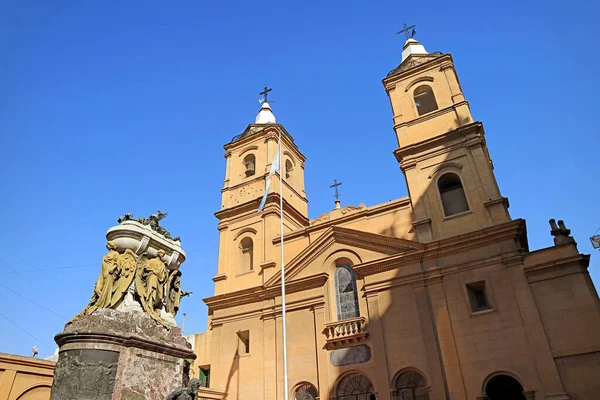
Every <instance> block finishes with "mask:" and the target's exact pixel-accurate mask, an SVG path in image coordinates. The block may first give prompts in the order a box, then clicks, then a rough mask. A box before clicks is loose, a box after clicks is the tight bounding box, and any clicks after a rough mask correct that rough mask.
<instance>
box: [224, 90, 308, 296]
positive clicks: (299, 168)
mask: <svg viewBox="0 0 600 400" xmlns="http://www.w3.org/2000/svg"><path fill="white" fill-rule="evenodd" d="M265 91H266V88H265ZM261 94H266V93H261ZM265 97H266V96H265ZM265 100H266V98H265ZM279 136H281V149H282V150H281V155H282V159H281V160H280V163H281V166H282V172H283V177H282V176H280V173H279V170H277V171H276V172H275V174H274V175H272V176H271V184H270V187H269V189H268V190H269V191H268V194H267V198H266V203H265V206H264V208H263V210H262V211H261V212H258V206H259V203H260V201H261V199H262V197H263V194H264V193H265V186H266V179H267V177H268V175H269V172H270V170H271V167H272V164H271V163H272V162H273V159H274V156H275V154H276V153H277V145H278V143H277V141H278V137H279ZM223 147H224V149H225V159H226V167H225V182H224V184H223V189H222V190H221V194H222V199H221V209H220V210H219V211H218V212H217V213H215V216H216V217H217V218H218V219H219V225H218V229H219V232H220V237H219V261H218V272H217V275H216V276H215V277H214V278H213V280H214V281H215V295H218V294H223V293H228V292H232V291H236V290H242V289H246V288H250V287H255V286H258V285H261V284H262V283H263V282H264V281H265V280H267V279H269V278H270V277H271V276H272V274H274V273H275V269H276V268H274V267H275V266H276V265H280V264H279V262H280V260H279V258H280V253H279V252H278V251H276V249H277V247H276V246H277V245H278V244H277V243H275V244H274V242H273V240H274V239H275V238H277V237H279V231H280V230H279V228H280V226H279V222H280V216H279V187H280V185H281V184H283V187H282V193H283V224H284V232H285V231H290V230H296V229H299V228H302V227H305V226H308V200H307V199H306V191H305V188H304V161H305V160H306V158H305V157H304V155H303V154H302V153H301V152H300V150H299V149H298V147H297V146H296V144H295V143H294V139H293V138H292V136H291V135H290V134H289V133H288V132H287V131H286V129H285V128H284V127H283V126H282V125H281V124H278V123H277V120H276V118H275V115H274V114H273V111H272V109H271V106H270V105H269V103H268V102H267V101H264V102H263V103H262V105H261V108H260V111H259V112H258V115H257V116H256V120H255V123H254V124H250V125H248V127H247V128H246V129H245V130H244V132H242V133H241V134H240V135H237V136H235V137H234V138H233V139H232V140H231V141H230V142H229V143H227V144H225V145H224V146H223Z"/></svg>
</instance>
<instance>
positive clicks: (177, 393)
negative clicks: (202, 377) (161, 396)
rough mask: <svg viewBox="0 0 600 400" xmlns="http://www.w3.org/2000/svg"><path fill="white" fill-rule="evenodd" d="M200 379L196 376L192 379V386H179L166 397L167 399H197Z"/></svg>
mask: <svg viewBox="0 0 600 400" xmlns="http://www.w3.org/2000/svg"><path fill="white" fill-rule="evenodd" d="M198 388H200V381H199V380H198V379H196V378H192V379H190V386H188V387H183V388H177V389H175V390H173V391H172V392H171V393H169V394H168V395H167V397H165V400H197V399H198Z"/></svg>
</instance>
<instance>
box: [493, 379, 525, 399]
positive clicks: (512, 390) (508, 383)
mask: <svg viewBox="0 0 600 400" xmlns="http://www.w3.org/2000/svg"><path fill="white" fill-rule="evenodd" d="M485 394H486V396H487V398H488V399H489V400H525V396H524V395H523V386H521V384H520V383H519V381H517V380H516V379H515V378H513V377H512V376H508V375H496V376H494V377H493V378H492V379H490V380H489V382H488V383H487V385H486V386H485Z"/></svg>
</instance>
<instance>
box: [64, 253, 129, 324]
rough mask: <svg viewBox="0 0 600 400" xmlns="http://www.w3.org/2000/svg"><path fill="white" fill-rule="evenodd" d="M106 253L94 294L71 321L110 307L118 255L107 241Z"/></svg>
mask: <svg viewBox="0 0 600 400" xmlns="http://www.w3.org/2000/svg"><path fill="white" fill-rule="evenodd" d="M106 248H107V249H108V253H107V254H106V255H105V256H104V257H102V268H101V270H100V276H99V277H98V280H97V281H96V285H95V286H94V294H93V295H92V299H91V300H90V302H89V304H88V305H87V307H86V308H85V309H84V310H83V311H82V312H80V313H79V314H78V315H76V316H75V317H74V318H73V320H75V319H76V318H78V317H80V316H82V315H89V314H91V313H93V312H94V311H95V310H97V309H98V308H106V307H108V306H109V305H110V303H111V300H112V294H113V285H114V282H115V280H116V278H117V276H118V273H119V256H120V255H119V253H118V252H117V245H115V243H114V242H112V241H109V242H107V243H106Z"/></svg>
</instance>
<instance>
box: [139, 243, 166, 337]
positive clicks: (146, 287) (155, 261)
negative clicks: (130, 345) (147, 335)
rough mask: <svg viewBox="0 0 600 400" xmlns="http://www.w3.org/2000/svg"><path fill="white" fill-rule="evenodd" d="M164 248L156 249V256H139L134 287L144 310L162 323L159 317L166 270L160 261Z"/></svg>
mask: <svg viewBox="0 0 600 400" xmlns="http://www.w3.org/2000/svg"><path fill="white" fill-rule="evenodd" d="M164 255H165V252H164V250H158V252H157V257H155V258H151V259H148V258H147V254H146V253H144V254H142V255H141V256H140V259H139V260H138V264H137V270H136V276H135V287H136V291H137V293H138V296H139V298H140V303H142V308H143V309H144V311H145V312H146V313H147V314H148V315H149V316H150V317H151V318H152V319H153V320H155V321H156V322H158V323H159V324H161V325H164V322H163V320H162V319H161V318H160V310H161V309H162V306H163V301H164V291H165V282H166V281H167V277H168V272H167V267H166V266H165V263H164V262H163V261H162V257H164ZM157 310H158V312H157Z"/></svg>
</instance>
